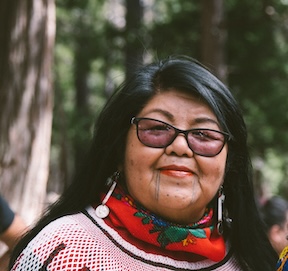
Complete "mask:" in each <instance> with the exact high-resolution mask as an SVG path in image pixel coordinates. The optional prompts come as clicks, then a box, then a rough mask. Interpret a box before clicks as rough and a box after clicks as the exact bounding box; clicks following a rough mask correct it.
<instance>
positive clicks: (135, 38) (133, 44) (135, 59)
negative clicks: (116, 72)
mask: <svg viewBox="0 0 288 271" xmlns="http://www.w3.org/2000/svg"><path fill="white" fill-rule="evenodd" d="M141 3H142V1H140V0H126V30H125V31H126V60H125V63H126V64H125V66H126V67H125V69H126V78H127V77H128V76H129V75H130V74H131V72H133V71H134V69H135V67H137V65H140V64H142V62H143V56H142V52H143V48H142V46H143V45H142V43H141V38H140V28H141V24H142V21H143V12H144V11H143V6H142V4H141Z"/></svg>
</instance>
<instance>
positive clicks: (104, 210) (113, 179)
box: [95, 171, 120, 218]
mask: <svg viewBox="0 0 288 271" xmlns="http://www.w3.org/2000/svg"><path fill="white" fill-rule="evenodd" d="M119 175H120V173H119V172H118V171H116V172H114V173H113V175H112V176H110V177H109V178H108V179H107V181H106V183H107V185H111V184H112V185H111V187H110V189H109V191H108V193H107V194H106V196H105V198H104V199H103V200H102V203H101V204H100V205H99V206H98V207H97V208H96V210H95V213H96V215H97V216H98V217H99V218H105V217H107V216H108V215H109V212H110V210H109V207H108V206H107V205H105V204H106V202H107V201H108V199H109V198H110V196H111V195H112V193H113V191H114V189H115V187H116V185H117V181H118V178H119Z"/></svg>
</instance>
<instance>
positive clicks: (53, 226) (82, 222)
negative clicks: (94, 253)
mask: <svg viewBox="0 0 288 271" xmlns="http://www.w3.org/2000/svg"><path fill="white" fill-rule="evenodd" d="M93 227H94V226H93V223H92V222H91V220H90V219H89V218H87V216H86V215H84V214H83V213H78V214H73V215H67V216H63V217H61V218H58V219H56V220H54V221H53V222H51V223H49V224H48V225H46V226H45V227H44V228H43V229H42V230H41V231H40V232H39V233H38V234H37V235H36V236H35V237H34V238H33V239H32V240H31V241H30V243H28V245H27V247H26V248H25V249H24V250H23V251H22V253H21V254H20V255H19V257H18V259H17V260H16V262H15V264H14V267H13V269H12V270H42V269H43V270H46V268H47V266H48V265H49V267H51V269H49V270H58V269H57V268H56V266H58V267H60V268H61V269H62V266H63V265H67V262H66V261H65V260H63V259H64V258H66V259H68V258H69V259H74V261H75V263H76V262H78V261H81V259H82V258H83V257H84V258H85V257H89V252H90V251H89V248H91V245H92V244H93V243H94V241H95V238H94V236H93V234H92V232H93ZM60 263H61V265H60V266H59V264H60ZM54 266H55V269H53V267H54ZM66 268H68V269H67V270H70V269H69V267H68V266H66ZM62 270H66V269H64V267H63V269H62ZM77 270H78V269H77ZM79 270H81V268H80V269H79Z"/></svg>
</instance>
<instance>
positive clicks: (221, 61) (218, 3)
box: [200, 0, 227, 82]
mask: <svg viewBox="0 0 288 271" xmlns="http://www.w3.org/2000/svg"><path fill="white" fill-rule="evenodd" d="M201 4H202V14H201V59H200V60H201V62H202V63H203V64H205V65H206V66H207V67H209V68H210V69H211V70H212V71H213V72H214V74H215V75H216V76H218V77H219V78H220V79H221V80H222V81H223V82H226V81H227V67H226V59H225V44H226V37H227V30H226V28H225V23H224V1H223V0H203V1H201Z"/></svg>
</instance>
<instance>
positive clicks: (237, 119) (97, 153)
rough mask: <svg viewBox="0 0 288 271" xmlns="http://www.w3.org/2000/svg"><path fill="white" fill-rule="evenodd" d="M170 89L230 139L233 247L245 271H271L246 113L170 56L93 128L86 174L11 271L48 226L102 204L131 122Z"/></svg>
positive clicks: (124, 88) (201, 71) (138, 74)
mask: <svg viewBox="0 0 288 271" xmlns="http://www.w3.org/2000/svg"><path fill="white" fill-rule="evenodd" d="M171 88H173V89H175V90H179V91H185V92H187V93H190V94H192V95H197V96H198V97H200V98H201V99H202V100H203V101H205V102H206V103H207V104H208V106H209V107H210V108H211V109H212V111H213V112H214V114H215V115H216V117H217V118H218V121H219V123H220V125H221V128H222V129H223V130H224V131H226V132H228V133H229V134H230V135H231V137H232V139H231V140H230V141H229V142H228V157H227V162H226V163H227V164H226V174H225V180H224V193H225V195H226V200H225V205H226V208H227V211H228V215H229V217H230V218H232V220H233V223H232V227H231V229H230V234H229V236H230V238H229V239H230V243H231V247H232V249H233V250H234V253H235V255H236V257H237V258H238V260H239V262H240V264H241V265H242V267H243V270H262V271H263V270H264V271H265V270H267V271H268V270H273V268H274V266H275V264H276V261H277V254H275V252H274V250H273V249H272V247H271V245H270V243H269V241H268V239H267V236H266V234H265V232H264V230H263V227H262V224H261V220H260V217H259V214H258V210H257V206H256V203H255V199H254V192H253V183H252V177H251V176H252V173H251V171H252V170H251V162H250V157H249V153H248V147H247V131H246V126H245V123H244V120H243V117H242V112H241V110H240V108H239V106H238V104H237V102H236V101H235V99H234V97H233V96H232V94H231V92H230V91H229V90H228V89H227V87H226V86H225V85H224V84H223V83H221V82H220V80H218V79H217V78H216V77H215V76H214V75H213V74H212V73H211V72H210V71H209V70H208V69H206V68H205V67H204V66H203V65H201V64H200V63H199V62H197V61H196V60H194V59H192V58H189V57H186V56H177V57H175V56H172V57H169V58H167V59H164V60H162V61H161V60H159V61H156V62H155V63H152V64H149V65H146V66H144V67H142V68H139V69H137V70H136V71H135V73H134V75H133V76H132V77H131V78H129V79H127V80H126V81H125V82H124V83H123V84H122V85H121V86H120V87H119V88H118V89H117V90H116V91H115V93H114V94H113V95H112V96H111V97H110V99H109V100H108V101H107V103H106V105H105V106H104V108H103V110H102V112H101V113H100V116H99V118H98V120H97V122H96V124H95V133H94V136H93V139H92V142H91V147H90V150H89V152H88V154H87V158H86V159H85V162H84V164H83V166H82V168H81V169H80V170H79V171H78V172H77V173H76V175H75V177H74V180H73V182H72V184H71V185H70V187H69V188H68V189H67V190H66V191H64V193H63V194H62V196H61V197H60V199H59V200H58V201H57V202H56V203H55V204H53V205H52V206H51V208H50V209H49V210H48V211H47V212H46V214H44V215H43V217H42V218H41V219H40V221H39V222H38V224H37V225H36V226H35V227H34V228H33V229H32V230H31V231H30V232H29V233H28V234H27V235H26V236H25V237H24V238H23V239H22V240H21V241H20V242H19V244H18V245H17V247H16V249H15V250H14V253H13V255H12V258H11V262H10V266H12V265H13V263H14V261H15V260H16V258H17V256H18V255H19V254H20V253H21V251H22V250H23V249H24V248H25V247H26V246H27V244H28V243H29V241H30V240H31V239H32V238H34V237H35V235H36V234H37V233H38V232H39V231H40V230H41V229H42V228H43V227H45V225H47V224H48V223H50V222H51V221H53V220H55V219H57V218H59V217H61V216H64V215H67V214H73V213H77V212H80V211H81V210H83V208H85V207H86V206H87V205H89V204H91V203H95V202H99V200H100V199H99V195H100V193H101V192H103V191H106V189H107V188H106V185H105V182H106V179H107V178H108V177H109V176H111V175H112V174H113V172H115V171H116V170H117V167H118V166H119V165H120V164H121V163H122V161H123V156H124V150H125V147H126V144H127V142H126V137H127V133H128V130H129V128H130V125H131V124H130V120H131V118H132V117H133V116H136V115H137V114H138V113H139V112H140V111H141V110H142V109H143V107H144V106H145V105H146V104H147V103H148V101H149V100H150V99H151V98H152V97H153V96H154V95H155V94H156V93H157V92H159V91H165V90H168V89H171Z"/></svg>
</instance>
